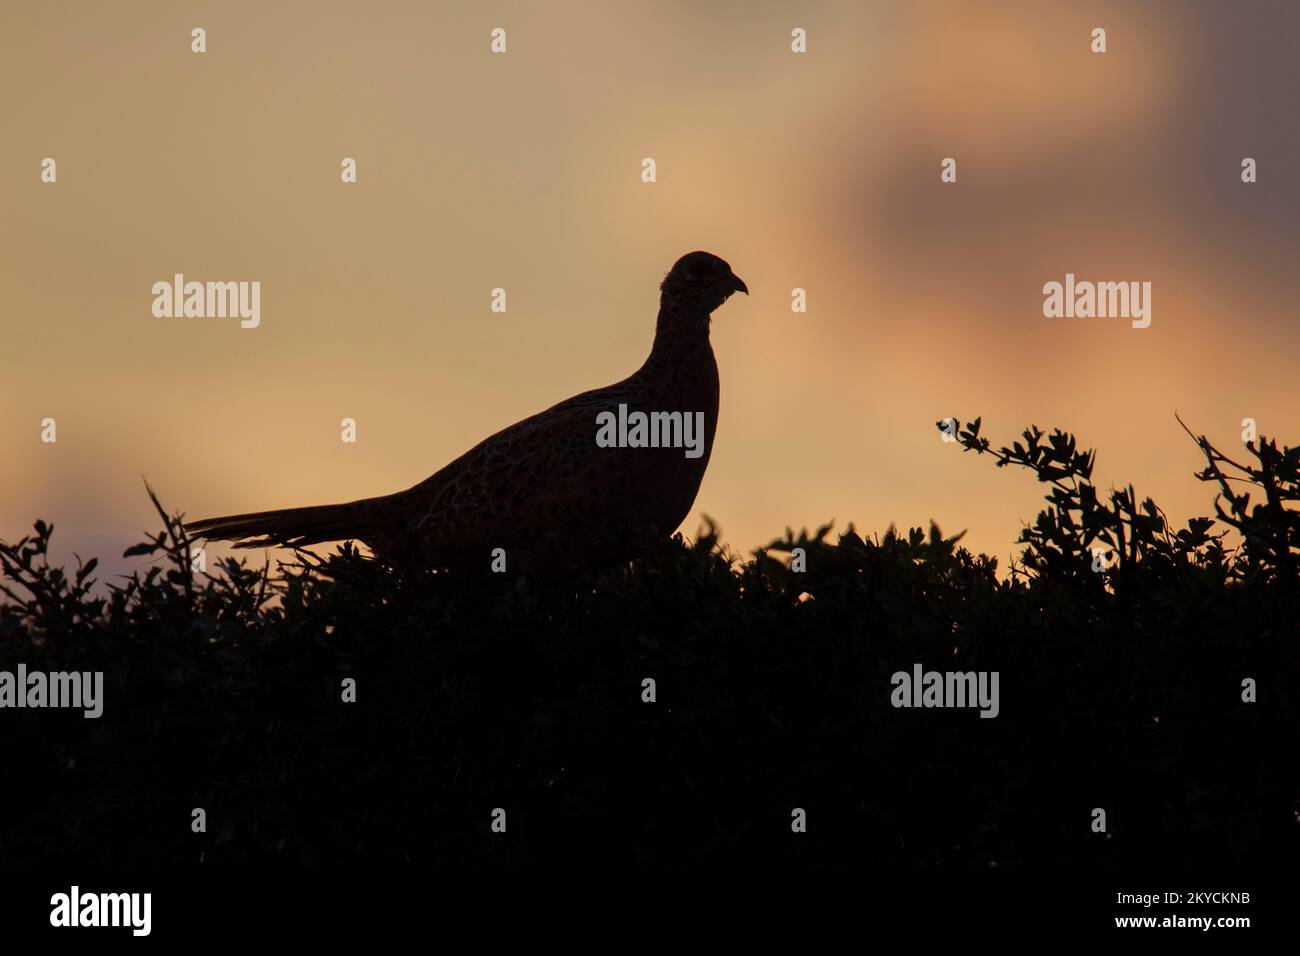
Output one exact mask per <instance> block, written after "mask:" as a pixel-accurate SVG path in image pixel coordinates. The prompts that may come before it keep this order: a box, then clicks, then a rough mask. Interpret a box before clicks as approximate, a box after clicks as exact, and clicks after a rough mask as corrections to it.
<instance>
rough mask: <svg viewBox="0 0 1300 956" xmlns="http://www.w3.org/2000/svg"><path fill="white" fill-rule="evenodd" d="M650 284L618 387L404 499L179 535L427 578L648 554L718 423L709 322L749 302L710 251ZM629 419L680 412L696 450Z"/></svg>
mask: <svg viewBox="0 0 1300 956" xmlns="http://www.w3.org/2000/svg"><path fill="white" fill-rule="evenodd" d="M659 288H660V299H659V317H658V320H657V322H656V325H655V337H654V345H653V346H652V348H651V350H650V355H649V357H648V358H647V359H646V360H645V363H644V364H643V365H642V366H641V367H640V368H639V369H637V371H635V372H634V373H632V375H630V376H628V377H627V378H625V379H623V380H622V381H621V382H618V383H616V384H614V385H609V386H607V387H605V388H598V389H594V390H592V391H589V392H583V393H582V394H580V395H575V396H573V397H572V398H570V399H567V400H566V401H563V402H560V403H559V404H558V405H554V406H552V407H551V408H548V409H546V410H545V411H543V412H539V413H538V414H536V415H533V416H531V417H530V418H525V419H523V420H522V421H520V422H516V423H515V424H513V425H511V426H509V427H508V428H505V429H502V430H501V431H499V432H497V433H496V434H494V435H492V436H491V437H489V438H486V439H484V440H483V441H482V442H480V443H479V444H477V445H475V446H474V447H473V448H471V449H470V450H469V451H467V452H465V454H463V455H461V456H460V457H459V458H457V459H456V460H455V461H453V462H451V463H450V464H448V465H446V466H445V467H444V468H442V469H441V470H439V471H437V472H435V473H434V474H433V475H431V476H430V477H428V478H426V479H425V480H424V481H422V482H420V483H419V484H417V485H415V486H413V487H411V488H408V489H406V490H405V491H399V492H396V493H394V494H390V495H384V496H382V497H378V498H364V499H361V500H360V501H351V502H347V503H345V504H333V505H318V506H315V507H308V508H288V509H285V510H281V511H261V512H255V513H251V514H241V515H230V516H227V517H223V518H205V519H203V520H201V521H193V522H189V523H187V524H186V526H185V527H186V531H187V532H188V533H189V534H191V535H192V536H194V537H196V538H207V539H213V540H225V541H234V542H236V545H235V546H236V547H238V548H259V547H287V548H301V547H307V546H310V545H314V544H321V543H324V542H330V541H347V540H356V541H361V542H363V543H365V544H366V545H367V546H368V547H369V548H370V550H371V552H372V553H373V554H374V556H375V557H376V558H377V559H379V560H381V561H383V562H385V563H388V564H394V565H401V566H408V567H409V566H415V567H419V568H430V569H461V568H464V569H473V568H478V569H480V570H487V569H488V567H489V565H490V563H491V562H492V560H493V558H494V555H499V552H497V551H496V549H498V548H501V549H504V551H505V555H506V558H507V561H508V562H509V566H510V567H511V569H512V570H515V571H521V572H523V573H550V572H555V571H559V570H572V569H582V568H597V567H600V566H605V565H610V564H615V563H618V562H620V561H627V560H632V559H634V558H636V557H638V556H639V555H641V554H644V553H645V551H646V550H647V548H648V547H650V546H651V545H652V544H653V543H654V542H655V541H657V540H660V539H662V538H665V537H667V536H668V535H670V534H672V533H673V532H674V531H675V530H676V529H677V526H678V525H679V524H681V522H682V521H683V520H684V519H685V518H686V515H687V514H688V513H689V512H690V510H691V506H692V505H693V504H694V502H695V495H696V493H697V492H698V491H699V488H700V482H701V481H702V480H703V478H704V471H705V469H706V468H707V467H708V463H709V455H710V453H711V452H712V449H713V438H714V435H715V433H716V432H717V425H718V366H717V362H716V361H715V359H714V357H713V347H712V345H710V343H709V326H710V323H711V321H712V313H713V311H714V310H715V309H717V308H718V307H719V306H720V305H722V304H723V303H724V302H726V301H727V299H728V298H730V296H731V295H732V294H733V293H735V292H743V293H745V294H746V295H748V294H749V289H748V288H747V287H746V286H745V283H744V282H742V281H741V280H740V279H739V278H738V277H737V276H736V275H735V273H733V272H732V271H731V267H730V266H729V265H727V263H726V262H724V261H723V260H722V259H720V258H718V257H717V256H715V255H712V254H710V253H707V252H692V253H688V254H687V255H685V256H682V257H681V258H680V259H678V260H677V262H676V263H675V264H674V265H673V267H672V270H671V271H670V272H669V273H668V274H667V275H666V276H665V277H664V280H663V282H662V283H661V284H660V286H659ZM629 410H630V413H631V414H635V413H636V412H641V413H643V414H644V415H652V414H654V413H674V412H680V413H681V418H680V420H684V421H685V422H686V423H687V425H688V426H689V424H690V422H692V421H694V422H702V425H703V428H702V431H703V435H702V441H701V440H700V437H699V436H697V437H696V442H697V445H698V447H696V448H694V449H683V448H682V447H680V446H679V447H665V445H666V444H668V445H671V443H664V442H655V443H654V444H656V445H658V446H659V447H646V444H647V443H646V442H645V441H642V442H640V443H639V444H638V443H636V442H634V441H632V440H630V439H629V440H627V441H623V440H621V438H622V433H623V429H622V424H623V423H624V422H625V421H626V419H627V417H628V416H629ZM614 416H622V417H621V418H620V419H619V420H620V441H619V442H617V443H614V444H612V445H611V443H610V442H609V441H598V432H599V431H600V422H602V421H603V422H606V423H608V422H610V421H611V419H612V418H613V417H614ZM658 417H659V419H660V421H664V420H665V418H666V416H662V415H660V416H658ZM611 431H612V429H611ZM667 431H668V430H667V429H665V432H667ZM688 432H689V427H688ZM634 445H635V446H636V447H634Z"/></svg>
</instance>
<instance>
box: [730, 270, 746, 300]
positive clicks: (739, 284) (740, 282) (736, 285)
mask: <svg viewBox="0 0 1300 956" xmlns="http://www.w3.org/2000/svg"><path fill="white" fill-rule="evenodd" d="M727 285H728V286H729V287H730V288H731V290H732V291H733V292H743V293H745V295H749V286H747V285H745V280H744V279H742V278H741V277H740V276H738V275H736V274H735V273H734V272H733V273H732V274H731V275H730V276H729V277H728V278H727Z"/></svg>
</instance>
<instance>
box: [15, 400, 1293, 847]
mask: <svg viewBox="0 0 1300 956" xmlns="http://www.w3.org/2000/svg"><path fill="white" fill-rule="evenodd" d="M941 424H942V423H941ZM1197 441H1198V444H1199V446H1200V448H1201V450H1202V451H1203V452H1204V454H1205V457H1206V461H1207V467H1206V469H1205V471H1204V472H1202V473H1201V475H1200V476H1199V477H1201V478H1202V479H1203V480H1205V481H1208V482H1211V483H1213V484H1214V485H1215V487H1216V489H1217V491H1218V497H1217V498H1216V501H1215V506H1214V507H1215V517H1214V518H1213V519H1211V518H1208V517H1207V518H1197V519H1194V520H1192V521H1190V522H1189V523H1188V525H1187V527H1186V528H1183V529H1178V530H1175V529H1173V528H1171V527H1170V525H1169V523H1168V522H1167V521H1166V520H1165V517H1164V515H1163V513H1162V512H1161V511H1160V509H1159V508H1158V507H1156V505H1155V504H1154V503H1153V502H1151V501H1150V499H1147V500H1144V501H1142V502H1141V503H1139V502H1138V501H1137V498H1136V496H1135V494H1134V492H1133V490H1132V489H1131V488H1124V489H1118V490H1112V491H1110V492H1105V493H1103V492H1101V491H1099V490H1098V489H1097V488H1096V487H1094V485H1093V484H1092V482H1091V472H1092V467H1093V462H1094V455H1093V453H1092V452H1091V451H1089V452H1081V451H1079V450H1078V448H1077V444H1076V441H1075V439H1074V437H1073V436H1071V435H1069V434H1065V433H1063V432H1059V431H1057V432H1053V433H1051V434H1050V435H1046V434H1044V433H1043V432H1041V431H1039V430H1037V429H1035V428H1031V429H1029V430H1028V431H1026V432H1025V435H1024V440H1023V442H1016V443H1014V444H1013V445H1012V446H1011V447H1010V448H1002V449H1001V450H999V451H993V450H992V449H991V446H990V443H989V441H988V440H987V439H985V438H982V437H980V421H979V419H976V420H975V421H974V422H971V423H969V424H967V425H966V427H965V429H963V430H961V432H960V435H959V442H960V444H961V445H962V446H963V447H964V448H966V449H967V450H970V451H973V452H976V453H977V454H980V455H984V454H988V455H992V456H993V457H994V460H995V461H996V463H997V464H998V465H999V466H1005V465H1018V466H1021V467H1024V468H1027V469H1030V470H1031V471H1033V472H1034V473H1035V475H1036V477H1037V479H1038V480H1039V481H1041V482H1043V483H1045V484H1047V485H1048V486H1049V491H1048V495H1047V501H1048V506H1047V508H1046V509H1045V510H1044V511H1043V512H1042V513H1040V514H1039V515H1038V517H1037V520H1036V521H1035V522H1033V523H1032V524H1030V525H1029V526H1027V527H1026V528H1025V529H1024V532H1023V536H1022V540H1023V542H1024V546H1025V547H1024V553H1023V555H1022V557H1021V560H1020V562H1019V563H1018V564H1016V565H1015V566H1013V567H1012V568H1011V569H1010V573H1008V574H1007V575H1005V576H999V575H998V574H997V573H996V571H997V562H996V561H995V560H994V559H992V558H989V557H986V556H982V555H981V556H976V555H972V554H971V553H970V552H969V551H967V550H966V549H964V548H961V547H959V546H958V539H959V538H960V537H961V536H960V535H958V536H956V537H949V538H945V537H944V536H943V535H942V534H941V533H940V531H939V529H938V528H937V527H934V526H933V525H931V527H930V529H929V532H928V533H926V532H925V531H923V530H922V529H920V528H914V529H911V530H910V531H908V532H907V533H897V532H895V531H894V529H892V528H891V529H889V531H887V532H886V533H885V534H883V535H881V536H870V537H863V536H861V535H859V534H858V533H857V532H856V531H855V530H854V529H853V527H852V526H851V525H850V526H849V528H848V530H847V531H846V532H844V533H842V534H839V535H837V536H836V537H835V538H834V539H833V540H832V538H831V535H830V530H831V529H830V526H826V527H822V528H819V529H818V530H817V531H816V532H814V533H812V534H809V533H807V532H802V533H800V534H799V535H797V536H796V535H795V534H793V533H792V532H790V531H788V530H787V532H786V534H785V536H784V538H783V539H781V540H778V541H775V542H773V543H772V544H771V545H769V546H768V547H767V548H766V549H763V550H761V551H759V552H757V553H756V554H755V555H754V556H753V557H752V558H751V559H749V560H745V561H741V560H738V559H736V558H734V557H732V556H730V555H728V554H727V553H726V552H725V551H724V550H723V549H722V548H720V547H719V545H718V540H717V537H716V535H715V533H714V529H712V528H711V527H710V528H708V529H706V530H705V531H703V532H702V533H701V534H700V535H699V536H698V538H697V540H695V541H694V543H690V542H687V541H686V540H684V539H683V538H682V537H681V536H677V537H675V538H673V539H671V540H665V541H663V542H661V543H660V544H659V545H658V546H657V547H656V548H655V549H654V550H653V551H652V552H651V553H650V554H648V555H647V556H646V557H644V558H643V559H641V560H639V561H637V562H635V563H632V564H627V565H622V566H619V567H616V568H613V569H611V570H608V571H605V572H602V573H599V574H593V575H588V576H583V577H580V578H577V579H574V580H571V581H569V582H567V583H564V584H560V583H557V582H554V581H547V580H534V579H514V578H509V579H507V577H506V576H504V575H502V576H499V577H496V578H494V577H487V578H483V577H476V578H466V577H457V576H454V575H440V574H423V575H401V574H398V573H395V572H394V571H392V570H389V569H386V568H385V567H383V566H381V565H378V564H376V563H374V562H372V561H369V560H367V559H365V558H364V557H363V556H362V555H361V554H359V553H358V552H357V551H356V550H355V549H353V548H352V547H350V546H344V547H341V548H339V549H338V550H337V551H336V552H334V553H332V554H329V555H326V556H316V555H313V554H310V553H305V552H304V553H300V554H298V555H297V557H296V558H295V559H294V560H291V561H285V562H282V563H280V564H279V565H278V567H277V568H275V569H274V570H273V569H271V568H269V567H263V568H254V567H250V566H248V565H247V564H246V563H245V562H244V561H235V560H224V561H222V562H220V565H219V567H218V568H217V569H215V571H214V573H212V574H209V575H195V574H193V573H191V571H190V570H189V568H188V565H187V559H186V555H187V554H188V545H189V543H188V541H187V539H186V537H185V532H184V527H183V525H182V523H181V521H180V520H179V519H177V518H175V517H172V516H170V515H168V514H167V512H166V511H165V509H163V508H162V507H161V506H158V511H159V514H160V516H161V517H162V520H163V525H164V527H163V529H162V530H161V531H160V532H159V533H158V534H157V535H156V536H153V537H151V538H150V539H149V540H148V541H146V542H144V543H142V544H141V545H139V546H137V547H136V548H132V549H130V550H129V551H128V552H127V553H128V554H136V555H139V556H141V557H142V558H143V557H145V556H150V557H152V558H153V559H154V560H155V561H157V562H158V563H156V564H155V565H154V566H152V567H150V568H149V569H148V570H147V571H146V572H137V573H134V574H132V575H131V576H130V577H129V578H128V579H127V580H125V582H123V583H121V584H114V585H113V586H111V587H109V588H107V590H106V591H98V590H97V589H95V588H93V587H92V577H91V576H92V574H93V571H94V568H95V562H94V561H93V560H92V561H89V562H87V563H85V564H80V563H79V564H78V567H77V569H76V570H75V571H73V570H68V571H64V570H62V569H59V568H54V567H51V566H49V564H48V563H47V561H46V553H47V548H48V544H49V541H50V535H51V533H52V529H51V528H50V527H49V526H48V525H46V524H44V523H41V522H38V523H37V525H36V528H35V533H34V534H33V535H31V536H29V537H26V538H23V539H22V540H20V541H18V542H17V543H14V544H7V545H3V546H2V547H0V566H2V567H3V572H4V576H5V579H6V580H5V586H4V590H5V593H6V594H7V595H8V601H7V602H5V603H4V604H0V667H4V668H9V669H12V668H13V667H14V666H15V665H16V663H17V662H19V661H22V662H25V663H26V664H27V666H28V667H29V668H32V669H35V668H41V669H45V670H60V669H78V670H94V669H98V670H103V671H104V672H105V675H106V676H105V687H106V693H105V698H106V700H105V709H104V716H103V717H102V718H101V719H99V720H85V719H83V718H82V716H81V714H80V713H79V712H72V713H51V712H42V711H32V710H21V711H11V712H9V713H7V714H6V715H5V718H4V721H3V723H0V733H2V734H3V746H4V753H5V762H6V770H7V774H6V776H7V785H6V786H5V787H3V788H0V862H3V863H5V864H22V863H32V862H37V861H46V862H54V861H82V862H88V863H113V864H131V863H157V862H195V861H199V860H200V859H202V860H205V861H221V860H227V861H242V862H254V861H266V860H289V861H295V862H298V861H306V862H339V861H348V860H377V861H385V860H387V861H408V860H409V861H414V862H418V863H422V864H428V865H437V866H448V865H454V864H465V863H488V862H493V861H519V862H524V861H526V862H547V863H555V862H557V861H562V862H564V863H567V864H590V863H618V862H629V863H635V862H690V861H719V862H723V861H725V862H728V863H735V862H745V863H749V862H753V863H758V862H762V863H769V864H770V863H772V862H777V863H781V862H806V863H830V864H853V865H855V866H866V867H890V866H898V865H904V866H936V865H945V866H968V865H974V866H986V865H990V864H998V865H1015V864H1026V863H1027V864H1071V865H1081V866H1107V867H1119V866H1127V865H1132V864H1140V863H1149V862H1152V861H1159V862H1161V863H1162V864H1171V863H1173V864H1177V863H1179V862H1220V863H1224V862H1238V863H1246V862H1259V861H1262V860H1266V859H1278V860H1282V859H1287V858H1290V857H1293V856H1294V854H1295V851H1296V849H1297V831H1300V826H1298V825H1297V818H1296V813H1297V811H1298V810H1300V804H1298V803H1297V797H1298V796H1300V781H1298V779H1297V771H1296V765H1295V764H1296V761H1295V754H1296V752H1297V743H1298V742H1300V735H1298V734H1297V730H1298V729H1300V723H1298V721H1297V715H1296V711H1295V703H1296V700H1297V696H1296V694H1297V650H1296V648H1297V633H1296V608H1295V604H1296V594H1297V580H1296V573H1297V572H1296V555H1297V551H1300V526H1298V524H1297V516H1296V511H1295V510H1294V508H1293V507H1292V505H1293V503H1294V502H1295V501H1296V500H1297V495H1298V493H1300V483H1298V480H1297V462H1298V460H1300V451H1297V450H1296V449H1290V448H1284V449H1278V448H1277V447H1276V444H1275V443H1274V442H1263V441H1262V440H1261V441H1260V442H1259V443H1257V444H1254V445H1251V446H1247V453H1248V454H1249V455H1251V456H1252V458H1253V462H1252V463H1249V464H1246V465H1242V464H1238V463H1236V462H1234V461H1232V460H1230V459H1229V458H1228V457H1227V456H1225V455H1223V454H1221V453H1220V452H1219V451H1218V450H1217V449H1216V448H1214V447H1213V446H1212V445H1211V444H1210V443H1209V442H1208V441H1206V440H1205V439H1204V438H1200V439H1197ZM945 467H948V468H959V467H960V464H959V463H953V460H952V459H946V460H945ZM151 494H152V492H151ZM1250 494H1254V495H1256V496H1259V497H1257V499H1256V500H1257V503H1256V504H1254V505H1252V504H1251V500H1252V499H1251V498H1250V497H1249V495H1250ZM154 501H155V505H156V506H157V505H158V502H157V499H156V498H155V499H154ZM1230 529H1231V530H1232V531H1235V532H1236V534H1237V536H1239V538H1240V544H1238V545H1232V544H1230V542H1229V540H1228V538H1227V537H1226V536H1225V535H1226V533H1227V532H1228V531H1229V530H1230ZM795 548H803V549H805V551H806V558H807V570H806V571H805V572H802V573H798V572H794V571H792V570H791V569H790V566H789V562H788V560H786V555H788V554H789V553H790V552H792V551H793V549H795ZM1094 548H1101V549H1102V550H1103V551H1106V552H1109V555H1110V557H1109V560H1108V561H1107V562H1106V567H1105V568H1104V569H1103V570H1094V567H1096V566H1098V561H1097V559H1096V557H1095V555H1094V553H1093V549H1094ZM915 662H920V663H922V664H923V665H924V666H925V667H927V668H934V669H945V670H948V669H951V670H970V669H980V670H997V671H999V672H1000V674H1001V687H1002V703H1001V713H1000V714H999V716H998V718H997V719H994V720H982V719H979V718H978V717H977V715H976V713H975V712H973V711H970V710H965V711H961V710H956V711H954V710H898V709H894V708H893V707H892V706H891V704H890V700H889V692H890V676H891V674H892V673H893V672H895V671H898V670H908V669H910V668H911V666H912V665H913V664H914V663H915ZM345 677H352V678H355V679H356V681H357V701H356V702H355V703H343V702H342V701H341V699H340V682H341V680H342V679H343V678H345ZM646 677H652V678H654V679H655V680H656V681H657V690H658V699H657V701H656V702H655V703H643V702H642V700H641V686H642V685H641V682H642V680H643V678H646ZM1248 677H1249V678H1253V679H1254V680H1256V681H1257V682H1258V687H1259V702H1258V703H1253V704H1252V703H1245V702H1243V700H1242V694H1241V688H1242V680H1243V679H1244V678H1248ZM194 807H203V808H204V809H205V810H206V812H207V819H208V832H207V833H203V834H195V833H192V832H191V830H190V811H191V810H192V808H194ZM494 807H502V808H505V809H506V811H507V813H508V831H507V833H505V834H493V833H491V832H490V829H489V822H490V813H491V810H492V808H494ZM793 807H803V808H804V809H806V811H807V813H808V832H807V833H806V834H793V833H791V830H790V813H791V809H792V808H793ZM1094 807H1104V808H1106V810H1107V814H1108V824H1109V830H1110V832H1109V833H1108V834H1106V835H1101V834H1096V833H1093V832H1091V830H1090V827H1089V823H1090V813H1091V811H1092V808H1094Z"/></svg>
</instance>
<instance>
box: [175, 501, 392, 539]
mask: <svg viewBox="0 0 1300 956" xmlns="http://www.w3.org/2000/svg"><path fill="white" fill-rule="evenodd" d="M379 500H380V499H378V498H365V499H362V500H361V501H349V502H347V503H346V504H339V505H316V506H314V507H310V508H285V509H282V510H280V511H256V512H252V513H250V514H243V515H227V516H225V517H223V518H204V519H202V520H201V521H189V522H186V524H185V531H186V532H187V533H188V534H190V535H193V536H194V537H196V538H208V539H210V540H216V541H235V542H238V543H237V544H236V545H235V547H237V548H270V547H283V548H301V547H306V546H308V545H313V544H321V543H322V542H325V541H345V540H350V539H357V540H365V539H366V537H367V536H368V535H369V534H371V533H373V532H374V531H375V530H376V528H375V523H376V522H375V508H374V505H375V503H376V502H378V501H379Z"/></svg>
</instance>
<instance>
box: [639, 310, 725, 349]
mask: <svg viewBox="0 0 1300 956" xmlns="http://www.w3.org/2000/svg"><path fill="white" fill-rule="evenodd" d="M711 321H712V320H711V319H710V317H709V313H707V312H702V311H700V310H698V309H690V308H683V307H682V306H681V305H679V304H677V303H673V302H669V301H665V302H662V303H661V304H660V306H659V319H658V321H657V322H656V323H655V341H654V345H653V347H651V349H650V357H651V358H652V359H654V358H655V357H656V356H659V357H662V358H665V359H668V358H681V357H683V356H686V355H689V354H691V353H694V352H699V351H707V350H709V348H710V347H709V323H710V322H711Z"/></svg>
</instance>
